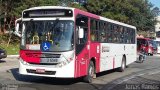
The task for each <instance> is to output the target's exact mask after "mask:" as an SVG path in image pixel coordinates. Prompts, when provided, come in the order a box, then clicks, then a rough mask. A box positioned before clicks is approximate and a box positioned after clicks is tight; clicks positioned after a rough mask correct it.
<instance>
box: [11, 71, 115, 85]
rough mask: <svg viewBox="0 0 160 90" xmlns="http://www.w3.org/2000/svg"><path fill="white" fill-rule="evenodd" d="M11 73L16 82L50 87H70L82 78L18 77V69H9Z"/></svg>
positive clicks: (99, 74) (106, 72)
mask: <svg viewBox="0 0 160 90" xmlns="http://www.w3.org/2000/svg"><path fill="white" fill-rule="evenodd" d="M116 71H117V70H116V69H114V70H109V71H104V72H101V73H98V74H97V77H101V76H104V75H107V74H110V73H113V72H116ZM11 73H12V74H13V76H14V78H15V79H16V80H17V81H22V82H30V83H42V84H51V85H72V84H76V83H79V82H83V83H85V82H84V81H83V77H81V78H53V77H38V76H29V75H20V74H19V73H18V68H13V69H11Z"/></svg>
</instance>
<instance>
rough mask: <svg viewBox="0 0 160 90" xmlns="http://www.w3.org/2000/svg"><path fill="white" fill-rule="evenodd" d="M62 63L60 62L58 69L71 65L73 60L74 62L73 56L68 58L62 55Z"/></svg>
mask: <svg viewBox="0 0 160 90" xmlns="http://www.w3.org/2000/svg"><path fill="white" fill-rule="evenodd" d="M60 58H61V60H62V61H61V62H59V64H58V67H62V66H65V65H67V64H69V63H70V62H71V61H72V60H73V56H71V57H69V58H66V57H65V56H64V55H61V57H60Z"/></svg>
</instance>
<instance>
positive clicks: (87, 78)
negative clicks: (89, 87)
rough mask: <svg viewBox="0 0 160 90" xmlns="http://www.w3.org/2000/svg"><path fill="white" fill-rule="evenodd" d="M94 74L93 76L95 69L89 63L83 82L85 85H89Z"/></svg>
mask: <svg viewBox="0 0 160 90" xmlns="http://www.w3.org/2000/svg"><path fill="white" fill-rule="evenodd" d="M94 74H95V68H94V64H93V61H91V62H90V64H89V67H88V71H87V76H85V77H84V81H85V82H87V83H91V82H92V79H93V77H94Z"/></svg>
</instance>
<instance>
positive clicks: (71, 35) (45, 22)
mask: <svg viewBox="0 0 160 90" xmlns="http://www.w3.org/2000/svg"><path fill="white" fill-rule="evenodd" d="M20 26H21V29H22V30H20V28H18V27H20ZM16 27H17V30H16V31H22V32H21V43H20V57H19V64H20V65H19V73H20V74H22V75H33V76H43V77H56V78H78V77H83V78H84V80H85V81H86V82H89V83H90V82H92V79H93V78H96V74H97V73H99V72H103V71H106V70H111V69H115V68H118V69H117V70H119V71H124V69H125V68H126V66H127V65H129V64H131V63H132V62H134V61H136V54H137V52H136V48H137V47H136V27H135V26H131V25H128V24H125V23H121V22H118V21H115V20H111V19H108V18H104V17H101V16H98V15H95V14H92V13H89V12H86V11H82V10H79V9H76V8H71V7H61V6H41V7H33V8H29V9H26V10H24V11H23V12H22V17H21V25H20V24H18V23H17V25H16Z"/></svg>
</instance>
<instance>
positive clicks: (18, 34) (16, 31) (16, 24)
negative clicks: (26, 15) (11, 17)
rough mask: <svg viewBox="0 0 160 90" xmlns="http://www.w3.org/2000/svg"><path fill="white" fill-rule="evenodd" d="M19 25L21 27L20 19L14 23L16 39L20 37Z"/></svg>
mask: <svg viewBox="0 0 160 90" xmlns="http://www.w3.org/2000/svg"><path fill="white" fill-rule="evenodd" d="M21 25H22V24H21V18H19V19H17V20H16V22H15V31H14V34H15V35H17V36H18V37H21V30H20V28H21V27H22V26H21Z"/></svg>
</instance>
